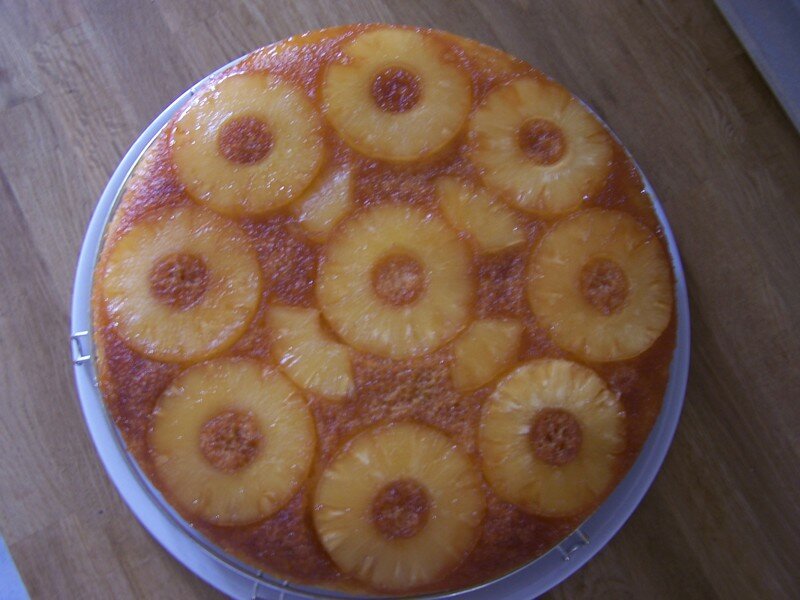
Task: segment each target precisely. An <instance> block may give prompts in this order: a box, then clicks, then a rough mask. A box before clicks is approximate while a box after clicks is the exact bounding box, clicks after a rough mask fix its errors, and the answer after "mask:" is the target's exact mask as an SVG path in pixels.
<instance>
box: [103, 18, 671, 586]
mask: <svg viewBox="0 0 800 600" xmlns="http://www.w3.org/2000/svg"><path fill="white" fill-rule="evenodd" d="M93 313H94V336H95V343H96V347H97V366H98V375H99V384H100V388H101V390H102V392H103V397H104V399H105V402H106V405H107V406H108V409H109V411H110V413H111V415H112V416H113V418H114V420H115V422H116V424H117V426H118V428H119V429H120V431H121V433H122V434H123V436H124V438H125V440H126V443H127V446H128V449H129V451H130V452H131V453H132V454H133V456H134V457H135V458H136V460H137V461H138V463H139V465H140V466H141V467H142V469H143V470H144V472H145V473H146V474H147V475H148V477H149V478H150V479H151V481H152V482H153V483H154V485H155V486H156V487H157V488H158V489H159V490H160V491H161V493H162V494H163V496H164V498H165V499H166V501H167V502H169V503H170V504H171V505H172V506H174V507H175V508H176V509H177V510H178V511H179V512H180V513H181V515H183V517H184V518H185V519H186V520H187V521H189V522H190V523H191V524H192V525H193V526H194V527H195V528H196V529H198V530H199V531H201V532H202V533H203V534H205V535H206V536H207V537H208V538H209V539H211V540H212V541H213V542H215V543H216V544H218V545H219V546H220V547H222V548H224V549H225V550H226V551H227V552H229V553H231V554H233V555H236V556H238V557H240V558H241V559H243V560H244V561H246V562H248V563H250V564H252V565H253V566H255V567H257V568H258V569H262V570H264V571H266V572H268V573H271V574H273V575H275V576H276V577H280V578H283V579H289V580H291V581H294V582H299V583H304V584H311V585H315V586H319V587H323V588H332V589H338V590H349V591H360V592H368V593H369V592H371V593H403V594H409V593H415V592H426V591H436V590H451V589H459V588H464V587H468V586H470V585H473V584H478V583H482V582H485V581H487V580H490V579H492V578H495V577H497V576H500V575H502V574H503V573H506V572H508V571H510V570H512V569H514V568H515V567H518V566H520V565H522V564H524V563H526V562H529V561H531V560H532V559H534V558H536V557H537V556H539V555H541V554H542V553H543V552H545V551H547V550H548V549H549V548H551V547H553V545H554V544H556V543H558V542H559V541H560V540H561V539H562V538H563V537H564V536H565V535H567V534H569V533H570V532H571V531H572V530H573V529H574V528H575V527H576V526H577V525H578V524H580V522H581V521H582V520H583V519H585V518H586V516H587V515H589V514H590V513H591V512H592V511H593V510H594V509H595V508H596V507H597V506H598V504H599V503H600V502H601V501H602V500H603V499H604V498H605V497H606V496H607V495H608V494H609V492H610V491H611V490H612V489H613V488H614V486H615V485H616V484H617V483H618V482H619V481H620V479H621V478H622V476H623V475H624V474H625V472H626V471H627V470H628V469H629V468H630V466H631V465H632V463H633V461H634V459H635V458H636V456H637V454H638V452H639V450H640V449H641V447H642V444H643V443H644V441H645V439H646V437H647V435H648V433H649V431H650V429H651V427H652V425H653V423H654V421H655V418H656V416H657V414H658V412H659V409H660V406H661V401H662V396H663V394H664V391H665V387H666V383H667V378H668V371H669V365H670V360H671V355H672V350H673V347H674V339H675V314H674V306H673V275H672V271H671V266H670V261H669V258H668V254H667V251H666V246H665V242H664V237H663V234H662V231H661V229H660V227H659V223H658V220H657V218H656V216H655V214H654V211H653V208H652V205H651V202H650V199H649V198H648V196H647V194H646V193H645V192H644V190H643V185H642V180H641V179H640V176H639V174H638V172H637V170H636V168H635V167H634V166H633V164H632V162H631V160H630V158H629V157H628V156H627V154H626V153H625V152H624V150H623V149H622V148H621V147H620V146H619V144H618V143H617V142H616V141H615V139H614V138H613V137H612V136H611V135H610V134H609V132H608V131H607V130H606V129H605V127H604V126H603V125H602V124H601V123H600V122H598V120H597V119H596V118H595V117H594V116H593V115H592V114H591V113H590V112H589V111H588V110H587V109H586V108H585V106H584V105H582V104H581V103H580V102H579V101H578V100H576V99H575V98H574V97H573V96H571V95H570V94H569V92H567V91H566V90H565V89H564V88H563V87H561V86H560V85H558V84H557V83H554V82H553V81H551V80H549V79H548V78H546V77H545V76H544V75H542V74H541V73H540V72H538V71H536V70H535V69H533V68H532V67H530V66H529V65H527V64H526V63H523V62H521V61H519V60H517V59H515V58H512V57H510V56H508V55H506V54H504V53H502V52H500V51H497V50H494V49H491V48H488V47H486V46H483V45H481V44H478V43H476V42H473V41H470V40H465V39H463V38H459V37H456V36H453V35H450V34H447V33H443V32H438V31H429V30H419V29H411V28H404V27H392V26H380V25H366V26H362V25H357V26H347V27H340V28H334V29H328V30H324V31H319V32H313V33H309V34H306V35H303V36H299V37H296V38H291V39H289V40H287V41H284V42H280V43H278V44H275V45H272V46H268V47H266V48H264V49H261V50H258V51H256V52H254V53H252V54H250V55H249V56H247V57H246V58H245V59H244V60H242V61H241V62H239V63H238V64H237V65H236V66H234V67H231V68H230V69H228V70H227V71H225V72H224V73H222V74H220V75H218V76H216V77H214V78H213V80H211V81H210V82H209V83H208V84H207V85H206V86H205V87H204V88H203V89H202V90H201V91H200V92H199V93H197V94H196V95H195V96H194V97H193V98H192V99H191V100H190V101H189V102H188V103H187V104H186V106H184V107H183V108H182V110H180V112H179V113H178V115H177V116H176V117H175V118H174V119H173V120H172V121H171V122H170V123H169V125H168V126H167V127H166V128H165V130H164V131H162V133H161V134H159V135H158V136H157V138H156V139H155V140H154V142H153V144H152V145H151V146H150V148H149V149H148V151H147V152H146V154H145V155H144V156H143V158H142V160H141V161H140V163H139V165H138V166H137V168H136V170H135V172H134V173H133V175H132V177H131V178H130V180H129V182H128V184H127V187H126V190H125V192H124V196H123V199H122V202H121V205H120V206H119V208H118V210H117V211H116V213H115V215H114V218H113V221H112V223H111V225H110V228H109V233H108V235H107V238H106V241H105V243H104V247H103V251H102V254H101V258H100V261H99V263H98V266H97V270H96V277H95V286H94V294H93Z"/></svg>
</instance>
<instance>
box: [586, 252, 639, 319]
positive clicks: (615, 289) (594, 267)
mask: <svg viewBox="0 0 800 600" xmlns="http://www.w3.org/2000/svg"><path fill="white" fill-rule="evenodd" d="M580 288H581V293H582V294H583V297H584V298H585V299H586V301H587V302H588V303H589V304H591V305H592V306H594V307H595V308H596V309H597V310H599V311H600V312H601V313H603V314H604V315H611V314H614V313H616V312H619V311H621V310H622V308H623V306H624V305H625V299H626V298H627V297H628V292H629V290H630V284H629V282H628V278H627V277H626V276H625V271H623V270H622V267H620V266H619V264H617V263H616V262H614V261H613V260H609V259H607V258H599V257H598V258H593V259H592V260H590V261H588V262H587V263H586V264H585V265H583V268H581V273H580Z"/></svg>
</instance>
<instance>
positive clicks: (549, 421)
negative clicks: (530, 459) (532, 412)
mask: <svg viewBox="0 0 800 600" xmlns="http://www.w3.org/2000/svg"><path fill="white" fill-rule="evenodd" d="M530 441H531V447H532V448H533V453H534V455H535V456H536V458H538V459H539V460H541V461H542V462H545V463H547V464H548V465H553V466H554V467H560V466H562V465H566V464H569V463H571V462H572V461H573V460H575V459H576V458H577V457H578V454H579V453H580V451H581V443H582V442H583V431H582V430H581V424H580V422H579V421H578V419H576V418H575V416H574V415H573V414H572V413H570V412H569V411H566V410H562V409H560V408H544V409H542V410H540V411H539V412H538V413H536V416H534V418H533V422H532V423H531V430H530Z"/></svg>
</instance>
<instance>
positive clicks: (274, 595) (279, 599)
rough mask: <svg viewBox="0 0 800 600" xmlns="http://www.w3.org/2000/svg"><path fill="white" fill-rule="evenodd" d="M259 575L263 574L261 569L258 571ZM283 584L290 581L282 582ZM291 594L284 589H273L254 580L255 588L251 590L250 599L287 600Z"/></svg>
mask: <svg viewBox="0 0 800 600" xmlns="http://www.w3.org/2000/svg"><path fill="white" fill-rule="evenodd" d="M258 575H259V577H260V576H261V575H262V573H261V571H259V572H258ZM282 583H283V585H284V586H285V585H288V584H289V582H288V581H284V582H282ZM288 598H290V596H287V595H286V592H285V591H283V590H280V591H279V590H273V589H271V588H266V587H265V586H262V585H261V584H260V583H259V582H258V581H254V582H253V589H252V590H251V591H250V600H287V599H288Z"/></svg>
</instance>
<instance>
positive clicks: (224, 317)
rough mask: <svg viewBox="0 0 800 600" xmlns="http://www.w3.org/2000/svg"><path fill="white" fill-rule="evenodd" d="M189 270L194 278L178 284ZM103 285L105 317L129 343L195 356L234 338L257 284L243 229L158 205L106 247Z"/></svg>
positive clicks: (156, 352)
mask: <svg viewBox="0 0 800 600" xmlns="http://www.w3.org/2000/svg"><path fill="white" fill-rule="evenodd" d="M223 249H224V252H222V251H221V250H223ZM187 276H188V277H191V278H192V279H195V280H198V281H197V283H196V284H195V287H194V288H191V287H189V288H188V289H187V288H186V286H185V285H183V289H181V285H182V284H185V283H187V282H186V281H182V280H185V279H186V277H187ZM201 279H202V281H199V280H201ZM102 285H103V294H104V296H105V302H106V309H107V311H108V315H109V318H110V321H111V322H116V323H117V326H118V328H119V331H120V334H121V335H122V337H123V339H124V340H125V341H126V343H127V344H128V345H129V346H130V347H132V348H133V349H134V350H136V351H137V352H140V353H141V354H144V355H145V356H147V357H149V358H153V359H155V360H160V361H165V362H193V361H197V360H202V359H205V358H208V357H210V356H212V355H216V354H219V353H220V352H223V351H224V350H226V349H227V348H229V347H230V346H232V345H233V343H234V342H236V340H237V339H239V337H240V336H241V335H242V334H243V333H244V331H245V329H247V327H248V325H249V324H250V321H251V320H252V318H253V316H254V315H255V312H256V309H257V308H258V302H259V299H260V297H261V285H262V284H261V271H260V267H259V264H258V258H257V256H256V253H255V251H254V250H253V248H252V246H251V245H250V241H249V239H248V237H247V234H245V232H244V231H242V230H241V229H240V228H239V227H238V226H237V225H235V224H234V223H232V222H230V221H228V220H227V219H225V218H223V217H220V216H219V215H217V214H215V213H213V212H211V211H208V210H205V209H202V208H199V207H196V206H187V207H183V208H177V209H165V210H161V211H159V212H157V213H155V214H153V215H152V216H150V217H148V218H146V219H144V220H142V221H140V222H138V223H136V224H135V225H134V226H133V227H131V229H129V230H128V231H127V232H125V233H124V234H123V235H122V236H121V237H120V238H119V239H118V240H117V242H116V243H115V244H114V246H113V247H112V248H111V251H110V253H109V256H108V261H107V263H106V266H105V269H104V274H103V283H102ZM176 287H177V289H172V288H176ZM176 291H177V294H175V292H176Z"/></svg>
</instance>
